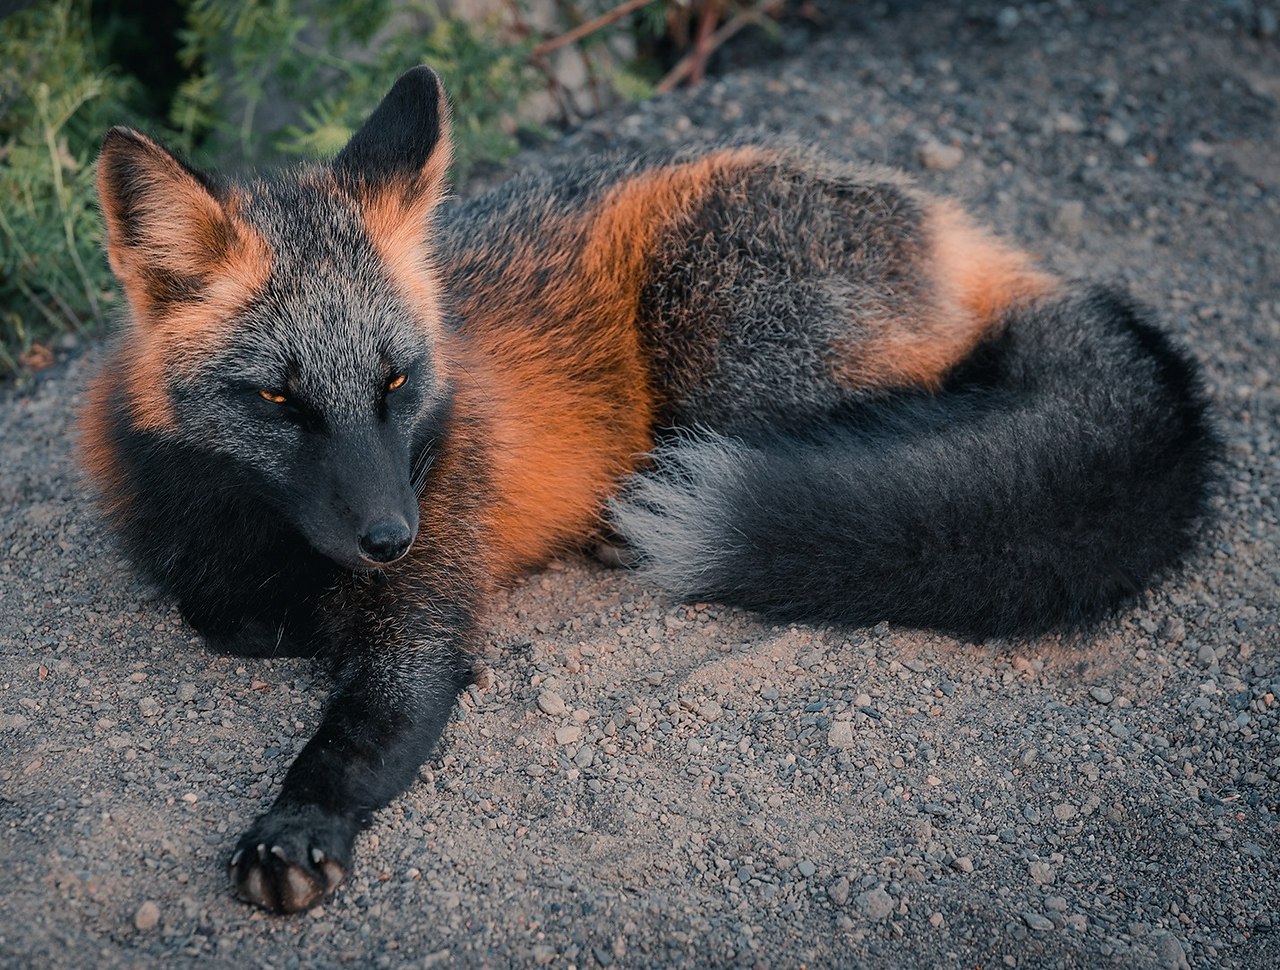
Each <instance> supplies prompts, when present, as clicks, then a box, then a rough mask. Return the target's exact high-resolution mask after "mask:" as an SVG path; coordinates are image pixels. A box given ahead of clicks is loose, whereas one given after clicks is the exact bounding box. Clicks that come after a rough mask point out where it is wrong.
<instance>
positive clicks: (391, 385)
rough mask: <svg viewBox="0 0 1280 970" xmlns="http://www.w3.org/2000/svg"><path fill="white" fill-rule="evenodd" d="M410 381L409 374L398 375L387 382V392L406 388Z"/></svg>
mask: <svg viewBox="0 0 1280 970" xmlns="http://www.w3.org/2000/svg"><path fill="white" fill-rule="evenodd" d="M408 379H409V375H408V374H397V375H396V376H395V377H393V378H391V380H389V381H387V390H388V391H395V390H398V389H399V388H402V387H404V382H405V381H407V380H408Z"/></svg>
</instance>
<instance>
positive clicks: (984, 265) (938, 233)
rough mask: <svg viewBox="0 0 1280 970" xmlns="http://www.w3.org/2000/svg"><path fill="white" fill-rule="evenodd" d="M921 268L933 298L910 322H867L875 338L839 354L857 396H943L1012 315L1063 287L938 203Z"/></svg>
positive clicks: (932, 206) (842, 376) (930, 214)
mask: <svg viewBox="0 0 1280 970" xmlns="http://www.w3.org/2000/svg"><path fill="white" fill-rule="evenodd" d="M925 232H926V234H927V236H928V248H927V250H926V253H925V262H924V265H923V266H921V267H919V268H918V269H919V270H922V271H923V273H924V275H925V276H926V278H927V279H928V281H929V283H930V284H931V288H932V291H933V292H932V293H931V294H929V295H928V296H927V297H926V298H925V300H924V301H922V303H921V305H920V307H919V309H918V312H917V313H916V314H915V315H914V316H913V318H912V319H910V320H903V319H900V318H895V317H887V318H886V319H883V320H879V321H868V322H865V325H867V326H869V327H870V329H871V331H872V333H871V335H870V336H869V337H866V338H864V339H859V340H857V341H852V340H851V341H848V342H847V343H844V344H842V345H841V346H839V347H837V348H836V359H837V364H836V366H835V371H836V376H837V379H839V380H841V381H842V383H844V384H845V386H847V387H849V388H850V389H851V390H863V389H865V390H887V389H891V388H901V387H915V388H922V389H925V390H931V391H932V390H937V389H938V388H939V387H941V386H942V383H943V381H944V380H945V379H946V376H947V374H948V373H950V371H951V369H952V368H953V367H955V366H956V364H958V363H960V362H961V361H962V360H964V359H965V358H966V357H968V356H969V355H970V354H971V353H972V352H973V350H974V348H975V347H976V346H977V345H978V344H979V343H980V342H981V341H982V340H983V339H984V338H986V337H987V336H988V335H990V334H991V333H992V332H993V330H994V329H995V328H997V327H998V326H999V325H1000V322H1001V320H1002V318H1003V315H1004V313H1005V311H1006V310H1008V309H1009V308H1010V307H1012V306H1015V305H1017V304H1020V303H1024V302H1026V301H1029V300H1033V299H1037V298H1039V297H1043V296H1046V295H1048V294H1050V293H1051V292H1053V291H1054V290H1055V289H1056V288H1057V287H1058V285H1059V283H1058V280H1057V279H1056V278H1055V277H1053V276H1051V275H1049V274H1048V273H1044V272H1042V271H1040V270H1039V269H1037V268H1036V267H1035V264H1034V261H1033V260H1032V258H1031V257H1030V256H1028V255H1027V254H1026V253H1023V252H1020V251H1019V250H1016V249H1013V248H1012V247H1010V246H1007V245H1005V244H1004V243H1003V242H1001V241H1000V240H999V239H997V238H996V237H995V236H994V235H992V234H991V233H990V232H988V231H987V230H985V229H983V228H981V227H980V226H978V225H977V224H975V223H974V222H973V221H972V220H971V219H970V218H969V216H968V214H967V213H965V211H964V210H963V209H961V208H960V207H959V206H958V205H956V204H954V203H952V202H949V201H944V200H931V201H930V203H929V207H928V210H927V217H926V225H925Z"/></svg>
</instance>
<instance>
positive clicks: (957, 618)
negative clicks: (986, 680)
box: [611, 287, 1219, 638]
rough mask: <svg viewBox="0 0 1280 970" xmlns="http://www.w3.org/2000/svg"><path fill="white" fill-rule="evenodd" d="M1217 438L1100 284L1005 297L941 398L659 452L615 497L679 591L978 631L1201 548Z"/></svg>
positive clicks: (1121, 584)
mask: <svg viewBox="0 0 1280 970" xmlns="http://www.w3.org/2000/svg"><path fill="white" fill-rule="evenodd" d="M1218 452H1219V445H1218V442H1217V438H1216V436H1215V433H1214V430H1213V427H1212V424H1211V422H1210V419H1209V417H1208V412H1207V406H1206V400H1205V396H1204V393H1203V391H1202V388H1201V385H1200V380H1199V377H1198V374H1197V371H1196V369H1195V367H1194V365H1193V364H1192V363H1191V362H1190V360H1188V358H1187V357H1186V356H1184V354H1183V353H1182V352H1181V351H1179V350H1178V349H1177V348H1176V347H1175V346H1174V345H1173V344H1172V343H1171V342H1170V341H1169V339H1168V338H1167V337H1166V336H1165V335H1164V334H1163V333H1162V332H1161V331H1160V330H1159V329H1157V328H1156V327H1155V326H1154V325H1153V324H1152V323H1151V322H1149V320H1148V319H1147V317H1146V315H1145V313H1144V311H1143V310H1142V309H1141V308H1140V307H1138V306H1137V305H1135V304H1134V303H1133V302H1132V301H1131V300H1130V299H1129V298H1128V297H1127V296H1125V295H1123V294H1121V293H1118V292H1115V291H1113V290H1109V289H1104V288H1100V287H1091V288H1088V289H1083V288H1079V289H1075V290H1073V291H1071V292H1070V293H1069V294H1068V295H1066V296H1060V297H1057V298H1054V299H1052V300H1048V301H1042V302H1038V303H1034V304H1030V305H1026V306H1022V307H1019V308H1017V309H1014V310H1011V311H1010V312H1009V313H1008V314H1007V318H1006V320H1005V326H1004V327H1003V328H1002V330H1001V335H1000V336H999V337H998V338H995V339H994V340H992V341H991V342H989V343H988V344H987V345H985V346H984V347H982V348H981V349H980V350H979V351H978V352H977V353H975V355H974V356H973V357H972V358H971V359H970V360H969V361H968V362H966V364H964V365H962V368H961V371H960V372H959V373H957V374H956V375H955V376H954V378H953V380H951V381H950V382H949V384H948V387H947V389H945V390H944V391H942V392H940V393H938V394H936V395H925V394H911V395H898V396H893V397H890V398H888V399H882V400H879V401H876V402H872V403H868V404H866V405H860V406H856V407H849V408H846V409H843V410H841V411H840V412H838V413H834V414H829V415H827V416H825V417H823V418H822V419H821V420H818V421H814V422H810V423H808V424H806V425H803V426H799V427H795V428H789V429H787V430H786V431H772V432H769V433H765V434H760V435H755V436H752V437H746V438H743V437H727V436H724V435H719V434H715V433H711V432H707V431H701V430H696V431H692V432H687V433H683V434H681V435H680V436H678V437H676V438H675V439H674V440H672V441H671V442H670V443H668V444H665V445H663V446H661V447H660V448H659V449H658V450H657V452H656V453H655V455H654V464H653V467H652V469H651V470H649V471H647V472H645V473H643V474H640V475H637V476H635V477H634V478H633V479H632V480H631V482H630V483H629V485H628V487H627V488H626V489H625V490H624V491H623V493H622V494H621V496H620V497H619V498H618V499H616V500H615V501H614V503H613V505H612V507H611V513H612V519H613V524H614V527H615V528H616V529H617V530H618V531H619V532H620V533H621V535H622V536H623V537H624V538H625V539H626V541H627V542H628V544H629V545H630V547H631V549H632V550H633V554H634V557H635V562H636V564H637V566H638V568H639V569H641V570H642V571H643V572H644V573H646V574H648V577H649V578H650V579H652V580H653V581H655V582H656V583H657V584H659V585H661V586H663V587H665V588H666V589H668V590H670V591H671V592H673V593H675V594H676V595H678V596H680V597H681V598H684V599H686V600H707V601H713V602H721V603H728V604H732V605H737V606H743V607H747V608H749V609H752V610H756V611H759V612H761V613H764V614H766V615H769V616H772V617H775V618H778V619H783V620H800V621H808V622H819V623H822V622H834V623H843V624H850V625H858V626H860V625H868V624H872V623H876V622H879V621H880V620H888V621H890V622H893V623H895V624H901V625H904V626H911V627H929V628H934V629H938V630H942V631H945V632H948V633H954V634H957V635H961V636H968V637H977V638H982V637H989V636H1007V635H1016V634H1032V633H1037V632H1043V631H1047V630H1053V629H1070V628H1075V627H1079V626H1081V625H1083V624H1086V623H1089V622H1091V621H1094V620H1097V619H1099V618H1101V617H1103V616H1105V615H1107V614H1108V613H1110V612H1112V611H1114V610H1115V609H1116V608H1118V607H1119V606H1121V605H1122V604H1124V603H1125V602H1126V601H1128V600H1130V599H1131V598H1132V597H1134V596H1135V595H1136V594H1139V593H1140V592H1141V591H1142V590H1143V589H1144V588H1145V587H1146V585H1147V584H1148V583H1149V582H1150V581H1151V580H1152V579H1153V578H1154V577H1156V576H1158V575H1159V574H1161V573H1162V572H1164V571H1166V570H1168V569H1169V568H1170V567H1172V566H1173V565H1175V564H1176V563H1177V562H1178V561H1179V560H1180V559H1181V557H1182V556H1183V555H1184V554H1186V552H1187V551H1188V549H1189V548H1190V547H1191V545H1192V544H1193V542H1194V537H1195V528H1196V525H1197V522H1198V520H1199V519H1200V518H1201V517H1202V515H1203V514H1204V512H1205V509H1206V505H1207V500H1208V496H1209V494H1210V492H1211V490H1212V486H1213V479H1214V474H1215V466H1216V463H1217V456H1218Z"/></svg>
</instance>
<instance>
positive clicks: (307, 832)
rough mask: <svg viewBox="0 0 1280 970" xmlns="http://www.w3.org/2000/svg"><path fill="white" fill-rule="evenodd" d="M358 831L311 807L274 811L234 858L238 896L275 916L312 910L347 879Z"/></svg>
mask: <svg viewBox="0 0 1280 970" xmlns="http://www.w3.org/2000/svg"><path fill="white" fill-rule="evenodd" d="M356 828H357V827H356V823H355V821H354V820H353V819H350V818H345V817H342V816H338V815H330V814H328V813H326V812H323V811H321V810H320V809H319V808H316V807H315V806H313V805H299V806H283V807H282V806H277V807H275V808H273V809H272V810H271V811H269V812H267V814H266V815H263V816H262V818H260V819H258V821H257V822H255V823H254V824H253V827H252V828H251V829H249V831H248V832H246V833H245V834H244V836H243V837H242V838H241V839H240V843H239V844H238V845H237V846H236V851H235V853H234V854H233V855H232V856H231V863H230V868H231V881H232V883H233V884H234V885H235V891H236V895H238V896H239V897H240V898H241V899H243V900H244V901H245V902H247V903H253V904H254V905H255V906H261V907H262V908H263V909H265V910H269V911H270V912H273V913H298V912H301V911H302V910H304V909H310V908H311V907H312V906H315V905H316V904H317V903H320V902H321V901H323V900H324V898H325V897H326V896H328V895H329V894H330V893H331V892H333V891H334V889H336V888H337V887H338V885H339V884H340V883H341V882H342V880H343V879H345V878H346V876H347V870H348V869H349V868H350V867H351V845H352V843H353V842H354V841H355V836H356Z"/></svg>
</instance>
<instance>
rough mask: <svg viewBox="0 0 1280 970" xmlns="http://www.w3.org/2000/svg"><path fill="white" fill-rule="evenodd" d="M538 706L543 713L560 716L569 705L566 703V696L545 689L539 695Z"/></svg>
mask: <svg viewBox="0 0 1280 970" xmlns="http://www.w3.org/2000/svg"><path fill="white" fill-rule="evenodd" d="M538 707H539V708H540V709H541V710H542V713H543V714H547V715H550V716H551V717H559V716H560V715H561V714H563V713H564V712H565V711H567V710H568V707H567V706H566V705H565V702H564V698H563V697H561V696H560V695H559V694H557V693H556V692H555V691H553V690H544V691H543V692H542V693H541V694H539V695H538Z"/></svg>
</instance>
